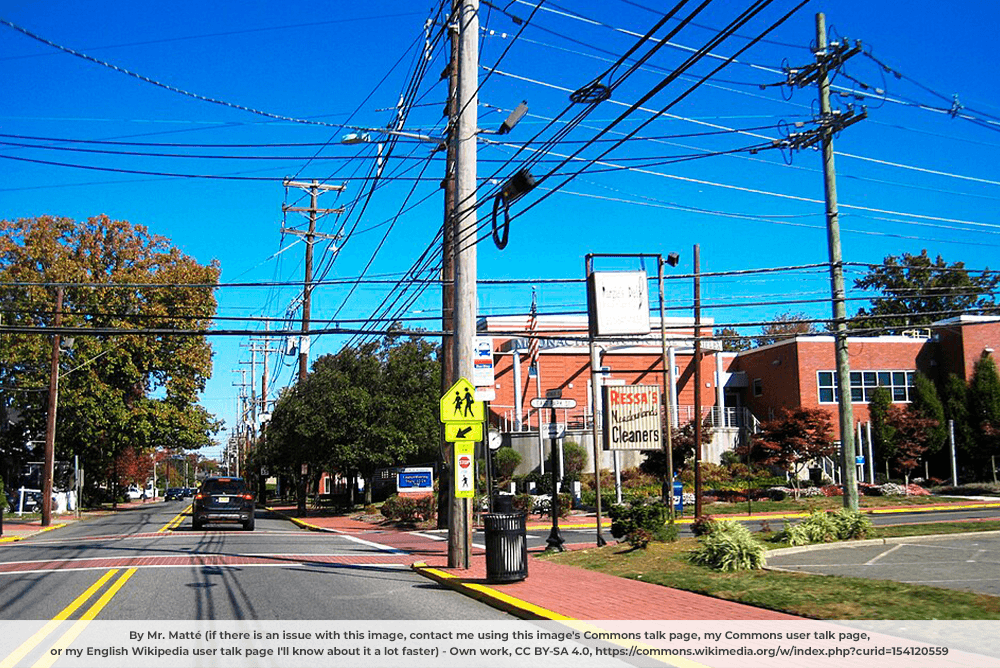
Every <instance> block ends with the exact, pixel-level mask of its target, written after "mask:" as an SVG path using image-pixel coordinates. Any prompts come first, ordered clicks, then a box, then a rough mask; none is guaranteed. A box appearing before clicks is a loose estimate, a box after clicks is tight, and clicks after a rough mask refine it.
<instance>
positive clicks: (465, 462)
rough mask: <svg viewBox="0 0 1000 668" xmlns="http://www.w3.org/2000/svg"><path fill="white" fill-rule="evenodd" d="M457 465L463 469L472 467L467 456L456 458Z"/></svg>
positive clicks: (470, 460)
mask: <svg viewBox="0 0 1000 668" xmlns="http://www.w3.org/2000/svg"><path fill="white" fill-rule="evenodd" d="M458 465H459V467H461V468H463V469H467V468H469V467H470V466H472V458H471V457H469V456H468V455H462V456H461V457H459V458H458Z"/></svg>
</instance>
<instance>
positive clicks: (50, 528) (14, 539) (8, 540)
mask: <svg viewBox="0 0 1000 668" xmlns="http://www.w3.org/2000/svg"><path fill="white" fill-rule="evenodd" d="M67 524H69V523H68V522H62V523H60V524H53V525H52V526H47V527H42V528H40V529H39V530H38V531H32V532H30V533H25V534H21V535H20V536H5V537H3V538H0V543H16V542H17V541H19V540H24V539H25V538H30V537H31V536H37V535H38V534H40V533H45V532H46V531H53V530H55V529H61V528H62V527H64V526H66V525H67Z"/></svg>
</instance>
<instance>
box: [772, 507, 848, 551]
mask: <svg viewBox="0 0 1000 668" xmlns="http://www.w3.org/2000/svg"><path fill="white" fill-rule="evenodd" d="M782 537H783V538H785V539H786V540H787V541H788V544H789V545H792V546H796V545H808V544H810V543H827V542H830V541H833V540H836V539H837V537H838V532H837V525H836V524H835V523H834V521H833V518H832V517H831V516H830V515H829V514H828V513H826V512H825V511H822V510H816V511H813V512H812V513H810V515H809V517H807V518H805V519H804V520H802V521H801V522H799V523H798V524H794V525H789V524H788V522H787V521H786V522H785V530H784V531H783V532H782Z"/></svg>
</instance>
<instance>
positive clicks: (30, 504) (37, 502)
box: [7, 489, 42, 514]
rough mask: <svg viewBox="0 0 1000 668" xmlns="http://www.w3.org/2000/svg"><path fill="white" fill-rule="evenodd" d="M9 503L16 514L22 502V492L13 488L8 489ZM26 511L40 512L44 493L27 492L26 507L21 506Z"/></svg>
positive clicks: (25, 496) (25, 495)
mask: <svg viewBox="0 0 1000 668" xmlns="http://www.w3.org/2000/svg"><path fill="white" fill-rule="evenodd" d="M7 503H9V504H10V512H11V514H14V513H16V512H17V511H18V506H19V504H20V503H21V492H20V491H18V490H16V489H13V490H8V491H7ZM21 510H22V511H23V512H26V513H38V512H41V510H42V495H41V493H40V492H25V493H24V507H23V508H21Z"/></svg>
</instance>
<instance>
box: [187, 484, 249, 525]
mask: <svg viewBox="0 0 1000 668" xmlns="http://www.w3.org/2000/svg"><path fill="white" fill-rule="evenodd" d="M255 510H256V503H255V502H254V497H253V494H251V493H250V490H248V489H247V484H246V481H244V480H243V478H206V479H205V480H204V481H203V482H202V483H201V488H200V489H199V490H198V493H197V494H195V495H194V503H193V507H192V511H191V526H192V527H193V528H194V529H195V530H199V529H202V528H203V527H204V526H205V524H207V523H209V522H240V523H241V524H243V529H244V530H245V531H253V525H254V521H253V519H254V511H255Z"/></svg>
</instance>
